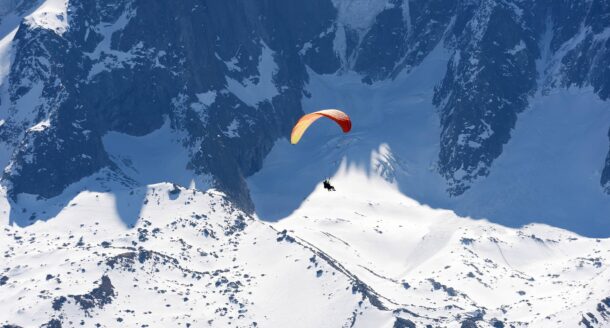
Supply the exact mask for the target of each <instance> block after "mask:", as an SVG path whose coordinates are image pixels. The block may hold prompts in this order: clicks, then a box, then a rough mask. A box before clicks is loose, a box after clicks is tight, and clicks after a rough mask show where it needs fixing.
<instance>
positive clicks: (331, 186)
mask: <svg viewBox="0 0 610 328" xmlns="http://www.w3.org/2000/svg"><path fill="white" fill-rule="evenodd" d="M324 189H326V190H328V191H335V187H333V185H331V184H330V180H328V179H324Z"/></svg>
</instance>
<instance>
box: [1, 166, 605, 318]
mask: <svg viewBox="0 0 610 328" xmlns="http://www.w3.org/2000/svg"><path fill="white" fill-rule="evenodd" d="M333 183H334V184H335V186H336V187H337V191H336V192H333V193H329V192H327V191H325V190H323V189H322V187H321V186H320V185H318V186H315V189H314V191H313V193H312V194H311V195H310V196H309V197H307V199H306V200H305V201H304V202H303V204H302V206H300V207H299V208H298V209H297V210H296V211H295V212H294V213H293V214H292V215H290V216H289V217H288V218H286V219H284V220H282V221H281V222H278V223H274V224H271V225H270V224H268V223H265V222H263V221H260V220H259V219H257V218H253V217H250V216H248V215H246V214H245V213H243V212H241V211H239V210H236V209H235V208H234V207H233V205H232V204H231V203H230V202H228V201H227V200H226V198H225V196H224V195H222V194H221V193H218V192H216V191H213V190H210V191H208V192H202V191H199V190H196V189H187V188H183V187H179V186H176V185H172V184H167V183H164V184H163V183H162V184H155V185H150V186H149V187H144V188H142V187H136V188H125V187H121V186H118V185H114V186H108V187H110V188H111V190H112V191H106V192H104V191H84V192H81V193H79V194H78V196H76V197H75V198H74V199H72V200H71V201H70V202H69V204H67V205H66V206H65V207H64V208H63V209H62V210H61V211H60V212H59V213H58V214H57V215H56V217H54V218H53V219H51V220H48V221H46V222H45V221H38V222H37V223H35V224H33V225H31V226H29V227H27V228H18V227H15V226H13V227H10V226H6V227H5V228H4V229H3V230H2V232H1V235H0V236H1V238H0V252H1V253H2V256H3V258H4V259H5V261H4V262H2V264H0V295H1V296H0V306H1V307H2V308H3V309H4V310H3V311H2V314H1V315H0V324H12V325H16V326H20V327H39V326H42V325H44V324H47V325H48V326H53V325H56V327H59V326H61V327H76V326H85V327H93V326H96V325H99V326H101V327H116V326H141V325H149V326H151V327H156V326H167V325H175V324H178V325H187V324H190V325H191V326H194V327H208V326H209V327H228V326H231V327H233V326H236V327H286V326H290V327H412V326H413V325H416V326H421V325H426V324H432V325H433V326H443V327H460V326H464V325H471V326H472V325H476V326H478V327H490V326H493V327H503V325H506V326H507V327H508V326H510V325H512V326H515V327H520V326H525V325H526V323H528V324H531V325H535V326H536V327H557V326H560V327H571V326H576V325H577V324H578V323H579V322H581V321H586V322H587V323H590V324H592V326H594V327H595V326H600V327H601V326H604V325H606V324H608V322H606V321H605V320H607V318H608V314H609V313H608V309H609V308H610V304H608V303H610V301H609V300H608V295H610V288H609V287H608V281H609V279H610V273H609V272H608V271H607V270H606V268H607V264H606V263H607V262H608V260H609V257H610V254H609V253H610V251H609V250H610V245H609V244H608V243H609V241H608V240H595V239H589V238H584V237H581V236H578V235H576V234H574V233H570V232H567V231H564V230H559V229H556V228H552V227H548V226H542V225H531V226H527V227H525V228H523V229H519V230H514V229H510V228H505V227H502V226H499V225H495V224H491V223H489V222H487V221H476V220H472V219H468V218H460V217H458V216H456V215H455V214H454V213H453V212H450V211H447V210H436V209H431V208H429V207H427V206H424V205H421V204H419V203H417V202H416V201H414V200H412V199H409V198H407V197H405V196H404V195H402V194H401V193H400V192H399V190H398V189H397V187H396V185H394V184H391V183H389V182H387V181H386V180H384V179H382V178H381V177H377V176H369V175H367V174H366V172H365V171H364V170H363V169H362V168H359V167H357V166H349V167H348V166H347V165H341V168H340V170H339V172H338V173H337V175H335V176H334V177H333ZM89 184H91V182H89ZM2 210H3V211H4V214H6V213H7V212H6V210H7V209H6V208H5V207H4V208H3V209H2ZM401 325H402V326H401ZM99 326H98V327H99Z"/></svg>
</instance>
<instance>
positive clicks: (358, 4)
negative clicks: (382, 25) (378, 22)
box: [333, 0, 392, 31]
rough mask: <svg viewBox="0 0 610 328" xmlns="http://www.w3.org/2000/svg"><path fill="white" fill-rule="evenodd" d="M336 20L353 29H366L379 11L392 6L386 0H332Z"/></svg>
mask: <svg viewBox="0 0 610 328" xmlns="http://www.w3.org/2000/svg"><path fill="white" fill-rule="evenodd" d="M333 4H334V5H335V7H336V8H337V11H338V13H337V16H338V17H337V22H338V23H339V24H340V25H344V26H348V27H350V28H351V29H354V30H361V31H362V30H366V29H368V28H369V27H370V26H371V25H372V24H373V22H374V21H375V18H376V17H377V15H379V13H381V12H382V11H383V10H384V9H386V7H389V6H392V5H391V4H390V2H389V1H388V0H333Z"/></svg>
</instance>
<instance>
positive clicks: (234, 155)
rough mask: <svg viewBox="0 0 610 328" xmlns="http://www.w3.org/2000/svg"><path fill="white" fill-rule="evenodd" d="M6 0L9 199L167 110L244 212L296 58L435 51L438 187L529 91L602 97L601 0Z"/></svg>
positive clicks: (92, 159)
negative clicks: (574, 90) (442, 55)
mask: <svg viewBox="0 0 610 328" xmlns="http://www.w3.org/2000/svg"><path fill="white" fill-rule="evenodd" d="M11 9H12V11H11V13H10V15H13V16H15V15H17V16H18V15H21V17H23V19H22V20H21V22H20V24H19V25H18V27H17V30H16V32H15V33H14V35H13V34H10V33H8V32H7V34H6V35H5V40H7V41H6V42H7V43H8V42H10V46H9V48H10V53H11V54H10V55H8V54H6V53H5V55H4V56H5V57H10V58H11V60H9V62H10V65H8V68H9V71H8V72H7V74H6V76H5V77H4V83H3V85H2V93H1V95H0V99H1V109H0V110H1V112H2V117H3V119H4V120H3V124H2V125H1V127H0V136H1V142H2V143H3V144H4V146H5V148H6V149H7V150H6V151H5V152H6V153H7V154H9V155H6V157H7V160H6V161H5V163H3V165H6V169H5V172H4V175H3V178H2V180H3V182H4V184H5V185H6V186H7V188H8V190H9V192H10V194H11V195H13V197H16V195H18V194H21V193H27V194H35V195H39V196H42V197H45V198H49V197H53V196H56V195H58V194H60V193H61V192H62V191H63V190H64V189H65V187H66V186H68V185H70V184H72V183H74V182H76V181H78V180H79V179H81V178H83V177H86V176H89V175H91V174H92V173H94V172H97V171H99V170H100V169H101V168H103V167H109V168H114V169H117V170H118V168H117V165H116V163H115V162H114V161H113V159H112V158H110V156H109V155H108V153H107V152H106V150H105V149H104V145H103V142H102V137H103V136H104V135H105V134H106V133H108V132H110V131H116V132H122V133H126V134H130V135H137V136H141V135H146V134H148V133H150V132H152V131H154V130H156V129H158V128H159V127H161V126H162V125H163V124H164V122H166V121H169V122H170V124H171V127H172V129H173V130H174V131H176V132H179V133H180V135H181V138H180V143H181V145H182V147H185V148H186V149H187V150H188V152H189V154H190V162H189V164H188V167H189V168H190V169H191V170H192V171H193V172H195V173H196V174H198V175H200V176H201V175H208V174H209V175H211V176H212V177H213V180H214V184H215V186H216V187H218V188H220V189H222V190H224V191H226V192H227V193H228V194H229V195H231V197H232V198H233V199H234V200H236V201H237V202H238V203H240V204H241V205H242V206H243V207H244V208H246V209H251V207H252V205H251V202H250V200H249V196H248V190H247V187H246V185H245V183H244V177H247V176H249V175H251V174H253V173H254V172H256V171H257V170H258V169H259V168H260V167H261V165H262V160H263V158H264V157H265V155H266V154H267V153H268V152H269V150H270V149H271V147H272V145H273V144H274V142H275V140H277V139H278V138H282V137H285V136H287V134H288V133H289V130H290V128H291V126H292V124H293V123H294V121H295V120H296V118H297V117H298V116H299V115H301V114H302V109H301V100H302V97H303V96H307V94H308V92H307V90H306V83H307V81H308V73H307V69H308V68H309V69H311V70H313V71H314V72H316V73H318V74H342V73H345V72H347V71H355V72H357V73H358V74H360V75H361V76H362V80H363V81H364V82H366V83H369V84H374V83H378V82H380V81H386V80H390V81H391V80H392V79H394V78H395V77H396V76H397V75H398V74H400V73H401V72H408V71H410V70H411V69H413V68H414V67H417V65H418V64H419V63H421V61H422V60H423V59H424V58H426V56H427V55H428V54H430V52H431V51H432V50H433V49H435V48H437V47H444V48H445V49H447V51H449V53H450V54H451V60H450V62H449V64H448V66H447V72H446V74H445V77H444V78H443V79H442V81H439V84H438V87H437V89H436V90H435V99H434V102H435V105H436V106H437V107H438V110H439V115H440V118H441V124H442V133H441V135H440V136H439V138H440V155H439V158H438V168H439V173H440V174H441V175H442V176H443V177H444V178H445V179H446V180H447V181H448V183H449V190H448V191H449V193H451V194H452V195H460V194H462V193H464V192H465V191H466V190H468V188H469V187H470V185H471V184H472V182H473V181H475V180H476V179H480V178H481V177H484V176H486V175H488V174H489V173H490V168H491V166H492V163H493V162H494V160H495V159H496V158H497V157H498V156H500V154H502V151H503V147H504V145H505V144H506V143H507V142H508V141H509V140H510V135H511V130H512V129H513V128H514V126H515V124H517V120H518V114H519V113H521V112H523V111H524V110H526V109H527V108H528V106H529V99H530V98H531V96H532V95H534V94H536V93H537V92H541V93H544V92H548V91H549V90H552V89H554V88H567V87H574V86H575V87H587V86H591V87H593V88H594V90H595V92H596V93H597V95H599V97H601V98H602V99H607V98H608V97H610V79H609V78H608V76H610V74H609V73H610V72H608V69H609V68H608V67H610V65H609V64H610V62H609V61H610V41H609V40H610V32H609V31H610V23H608V22H610V19H609V17H610V5H608V4H607V3H606V2H604V1H601V0H589V1H587V0H580V1H567V0H566V1H542V0H536V1H534V0H512V1H504V2H497V1H487V0H480V1H474V0H463V1H457V2H452V3H451V4H450V5H447V3H446V2H444V1H436V0H426V1H424V0H411V1H406V0H389V1H385V0H377V1H375V0H369V1H365V0H359V1H342V0H333V1H331V0H316V1H307V2H302V1H285V0H283V1H279V0H277V1H276V0H271V1H254V2H246V3H244V2H241V1H224V2H220V3H216V2H205V3H200V2H197V1H182V2H180V3H173V2H166V1H154V2H149V1H139V0H133V1H96V0H86V1H68V2H67V3H64V2H63V1H56V0H48V1H33V2H27V1H25V2H20V3H18V4H17V3H11ZM7 15H8V14H7ZM2 24H9V23H8V22H7V20H5V21H4V22H3V23H2ZM3 26H4V25H3ZM7 26H8V25H7ZM7 26H4V27H3V30H6V31H10V28H8V27H7ZM7 51H8V50H7ZM7 51H5V52H7ZM7 53H8V52H7ZM600 142H601V141H600ZM609 156H610V154H609ZM599 165H600V168H603V167H604V163H599ZM609 170H610V165H609V164H608V163H606V164H605V171H604V172H605V174H604V175H603V176H602V181H601V183H602V185H606V186H607V185H608V181H609V180H610V178H609V175H610V174H608V173H607V172H608V171H609Z"/></svg>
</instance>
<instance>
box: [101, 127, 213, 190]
mask: <svg viewBox="0 0 610 328" xmlns="http://www.w3.org/2000/svg"><path fill="white" fill-rule="evenodd" d="M168 121H169V120H168ZM103 142H104V147H105V149H106V151H107V152H108V153H109V155H110V156H111V158H112V160H113V161H114V162H115V163H116V164H117V165H118V166H119V168H120V169H121V170H122V171H123V173H125V174H126V175H127V176H129V177H130V178H131V179H134V180H135V181H137V182H138V183H139V184H141V185H151V184H155V183H161V182H173V183H177V184H179V185H182V186H187V187H190V188H197V189H199V190H207V189H209V188H210V187H211V186H210V185H209V183H210V181H209V179H207V178H206V177H201V176H198V175H196V174H195V173H194V172H193V171H192V170H190V169H188V168H187V166H188V163H189V161H190V156H189V153H188V150H187V149H186V148H184V147H183V146H182V145H181V144H180V135H179V134H177V133H176V132H174V131H172V129H171V128H170V124H169V122H166V123H165V124H164V125H163V127H161V128H160V129H158V130H156V131H154V132H152V133H150V134H148V135H145V136H142V137H134V136H130V135H127V134H123V133H118V132H109V133H108V134H106V135H105V136H104V138H103Z"/></svg>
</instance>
